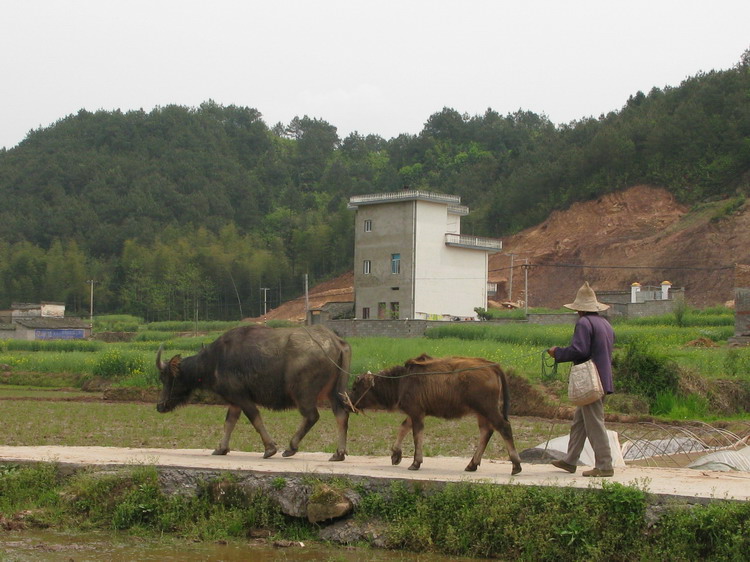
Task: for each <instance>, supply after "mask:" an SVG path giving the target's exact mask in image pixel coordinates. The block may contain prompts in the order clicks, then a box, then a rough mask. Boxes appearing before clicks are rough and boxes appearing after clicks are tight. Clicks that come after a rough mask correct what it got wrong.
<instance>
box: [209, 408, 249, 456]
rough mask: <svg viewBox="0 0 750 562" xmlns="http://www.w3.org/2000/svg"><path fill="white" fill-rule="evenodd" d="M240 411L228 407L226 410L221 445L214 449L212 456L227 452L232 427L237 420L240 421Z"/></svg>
mask: <svg viewBox="0 0 750 562" xmlns="http://www.w3.org/2000/svg"><path fill="white" fill-rule="evenodd" d="M241 413H242V410H241V409H240V408H239V407H237V406H229V408H228V409H227V417H226V418H225V419H224V436H223V437H222V438H221V443H219V446H218V447H217V448H216V449H214V452H213V453H211V454H212V455H226V454H227V453H228V452H229V450H230V449H229V438H230V437H231V436H232V431H234V426H235V425H237V420H238V419H240V414H241Z"/></svg>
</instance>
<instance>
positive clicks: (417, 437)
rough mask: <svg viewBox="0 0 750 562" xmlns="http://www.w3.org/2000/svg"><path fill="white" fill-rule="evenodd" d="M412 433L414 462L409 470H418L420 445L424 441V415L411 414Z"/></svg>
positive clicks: (420, 453) (420, 461)
mask: <svg viewBox="0 0 750 562" xmlns="http://www.w3.org/2000/svg"><path fill="white" fill-rule="evenodd" d="M411 418H412V419H411V425H412V435H413V436H414V462H413V463H411V466H410V467H409V470H419V467H420V466H422V460H423V459H422V445H423V443H424V416H411Z"/></svg>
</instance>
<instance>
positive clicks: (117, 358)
mask: <svg viewBox="0 0 750 562" xmlns="http://www.w3.org/2000/svg"><path fill="white" fill-rule="evenodd" d="M146 372H147V365H146V360H145V359H144V358H143V356H142V355H140V354H136V353H123V352H122V351H120V350H118V349H111V350H109V351H107V352H106V353H105V354H104V355H102V356H101V357H100V358H99V359H98V361H97V362H96V363H95V364H94V369H93V374H94V376H96V377H101V378H103V379H115V378H118V377H123V376H136V377H137V376H138V375H142V374H144V373H146Z"/></svg>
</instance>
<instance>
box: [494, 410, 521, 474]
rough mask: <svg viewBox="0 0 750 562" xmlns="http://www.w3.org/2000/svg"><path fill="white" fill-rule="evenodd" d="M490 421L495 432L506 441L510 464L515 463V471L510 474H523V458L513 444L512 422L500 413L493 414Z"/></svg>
mask: <svg viewBox="0 0 750 562" xmlns="http://www.w3.org/2000/svg"><path fill="white" fill-rule="evenodd" d="M489 421H490V423H491V424H492V427H494V428H495V431H497V432H498V433H499V434H500V435H501V436H502V438H503V441H505V448H506V449H508V455H509V456H510V462H512V463H513V469H512V470H511V472H510V473H511V474H518V473H519V472H521V457H519V456H518V452H516V445H515V443H514V442H513V430H512V429H511V427H510V422H509V421H508V420H507V419H505V418H504V417H503V416H502V415H501V414H500V412H493V415H492V417H491V418H490V420H489Z"/></svg>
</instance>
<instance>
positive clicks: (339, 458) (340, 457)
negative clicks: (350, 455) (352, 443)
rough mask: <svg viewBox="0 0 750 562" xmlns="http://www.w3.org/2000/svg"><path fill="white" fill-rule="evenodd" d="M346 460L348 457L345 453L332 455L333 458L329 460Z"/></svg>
mask: <svg viewBox="0 0 750 562" xmlns="http://www.w3.org/2000/svg"><path fill="white" fill-rule="evenodd" d="M345 458H346V455H345V454H344V453H339V452H338V451H337V452H335V453H333V454H332V455H331V458H330V459H328V460H329V461H334V462H335V461H343V460H344V459H345Z"/></svg>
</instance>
